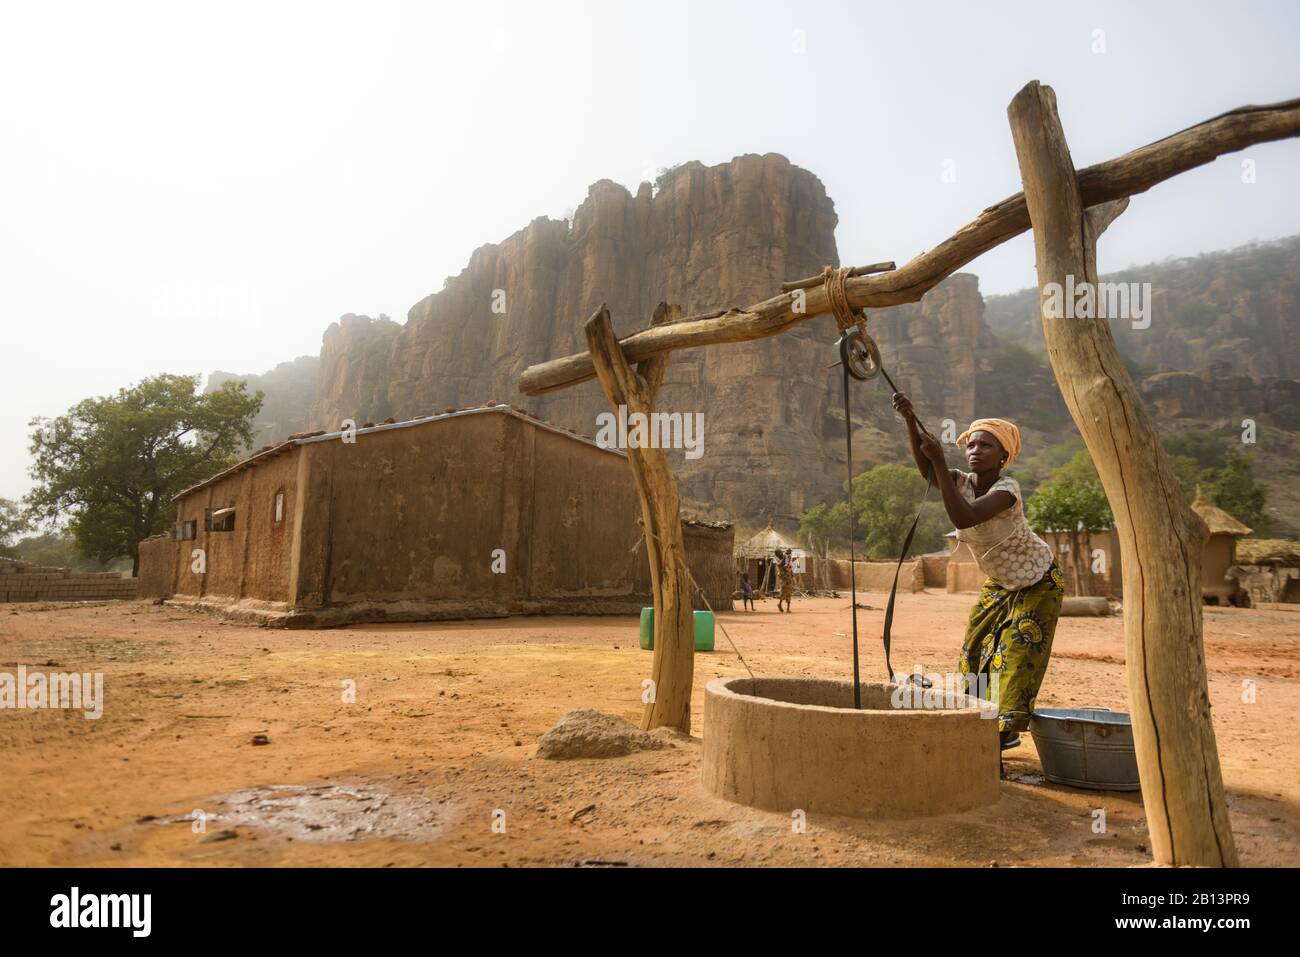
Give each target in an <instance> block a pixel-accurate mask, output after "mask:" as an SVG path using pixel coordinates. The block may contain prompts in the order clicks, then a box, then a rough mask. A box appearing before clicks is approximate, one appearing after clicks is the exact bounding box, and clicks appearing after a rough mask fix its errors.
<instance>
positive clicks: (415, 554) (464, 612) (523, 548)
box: [140, 405, 733, 627]
mask: <svg viewBox="0 0 1300 957" xmlns="http://www.w3.org/2000/svg"><path fill="white" fill-rule="evenodd" d="M348 439H351V440H352V441H347V440H348ZM175 501H176V506H177V516H176V527H175V530H174V533H173V534H172V535H171V536H168V537H164V538H153V539H149V540H146V541H145V542H142V543H141V550H140V566H141V567H140V582H141V594H142V597H167V598H171V599H173V600H175V601H178V602H182V603H192V604H196V605H201V606H208V607H212V608H214V609H215V610H218V611H221V612H223V613H225V614H228V615H233V616H235V617H247V618H251V619H255V620H261V621H264V622H266V623H268V624H277V625H286V626H302V627H317V626H323V625H334V624H345V623H347V622H353V621H375V620H393V621H401V620H420V619H439V618H480V617H499V616H503V615H510V614H536V613H574V614H593V613H596V614H598V613H627V612H635V611H637V610H639V609H640V608H641V607H642V606H643V605H645V604H648V603H649V599H650V581H649V569H648V565H647V562H646V556H645V549H644V545H643V544H641V545H638V541H639V538H640V529H639V526H638V525H637V519H638V518H639V517H640V506H639V503H638V501H637V498H636V493H635V490H634V489H633V487H632V480H631V477H630V475H629V473H628V468H627V461H626V458H625V456H624V454H623V453H621V452H617V451H613V450H607V449H602V448H600V447H599V446H597V445H596V443H595V442H594V441H593V440H591V439H589V438H585V437H583V436H579V435H577V434H575V433H572V432H569V431H567V430H564V429H561V428H558V427H556V426H552V425H550V424H549V423H544V422H542V421H540V420H538V419H535V418H533V417H531V416H529V415H527V414H525V413H522V412H521V411H519V410H516V409H513V408H511V407H509V406H502V405H490V406H487V407H483V408H477V409H466V410H461V411H454V412H447V413H444V414H441V415H433V416H426V417H424V418H420V419H413V420H410V421H406V422H393V423H386V424H383V425H376V426H369V427H363V428H359V429H356V430H355V432H354V433H351V434H348V433H342V432H331V433H311V434H299V435H296V436H291V437H290V438H289V439H288V440H286V441H284V442H282V443H280V444H279V445H276V446H272V447H268V448H266V449H263V450H262V451H260V452H258V453H256V454H254V455H252V456H251V457H249V458H248V459H246V460H245V461H243V462H241V463H240V464H238V465H236V466H234V467H233V468H230V469H228V470H226V471H224V472H222V473H220V474H218V475H215V476H213V477H212V478H210V479H208V480H207V481H205V482H202V483H200V484H198V485H195V486H193V487H191V488H188V489H186V490H185V491H183V492H181V493H180V494H179V495H178V496H176V500H175ZM702 534H704V533H703V531H702V530H696V532H695V535H694V537H700V536H701V535H702ZM732 534H733V532H732V530H731V528H730V526H724V527H718V528H714V529H711V530H710V531H709V532H708V533H707V537H708V538H709V539H710V540H711V539H712V538H720V537H723V536H730V535H732ZM689 540H690V539H688V541H689ZM730 548H731V545H730V541H729V540H728V541H726V542H725V544H723V545H719V546H718V547H713V546H712V545H710V547H708V548H704V547H700V548H697V549H692V551H695V552H698V553H699V555H700V558H699V561H700V562H702V563H707V562H709V561H711V560H712V559H713V557H714V556H715V553H719V552H723V553H725V554H728V555H729V553H730ZM696 577H697V579H699V580H700V581H701V583H702V584H703V583H704V581H705V580H706V579H708V580H712V577H714V576H712V573H711V571H709V570H707V569H706V568H703V567H702V568H701V570H700V572H699V573H698V574H697V576H696ZM705 587H708V586H705ZM709 597H710V600H713V598H714V595H713V594H710V595H709ZM715 607H717V606H716V605H715ZM724 607H726V608H730V601H729V597H728V599H727V604H726V605H725V606H724Z"/></svg>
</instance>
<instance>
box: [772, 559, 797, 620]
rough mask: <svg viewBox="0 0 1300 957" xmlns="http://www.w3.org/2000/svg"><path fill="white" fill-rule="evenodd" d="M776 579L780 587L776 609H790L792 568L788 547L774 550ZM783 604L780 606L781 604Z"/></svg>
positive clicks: (792, 597) (792, 582) (792, 583)
mask: <svg viewBox="0 0 1300 957" xmlns="http://www.w3.org/2000/svg"><path fill="white" fill-rule="evenodd" d="M776 580H777V583H778V584H779V585H780V587H781V597H780V599H779V600H778V601H777V603H776V610H777V611H786V612H788V611H790V603H791V602H792V601H793V600H794V569H793V568H792V567H791V564H790V549H788V548H786V549H780V548H778V549H777V550H776ZM783 603H784V604H785V607H784V608H782V607H781V605H782V604H783Z"/></svg>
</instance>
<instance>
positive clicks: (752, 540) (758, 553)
mask: <svg viewBox="0 0 1300 957" xmlns="http://www.w3.org/2000/svg"><path fill="white" fill-rule="evenodd" d="M802 547H803V546H802V545H800V544H799V543H798V542H792V541H791V540H790V539H788V538H786V537H785V536H784V535H782V534H781V533H780V532H778V531H777V530H776V529H775V528H773V527H772V522H771V520H770V519H769V520H768V523H767V528H765V529H763V530H762V531H761V532H758V533H757V534H755V535H751V536H750V537H749V538H748V539H747V540H745V541H744V542H741V543H740V544H739V545H737V546H736V557H737V558H746V559H749V558H756V559H761V558H766V559H772V558H775V557H776V550H777V549H778V548H783V549H784V548H802Z"/></svg>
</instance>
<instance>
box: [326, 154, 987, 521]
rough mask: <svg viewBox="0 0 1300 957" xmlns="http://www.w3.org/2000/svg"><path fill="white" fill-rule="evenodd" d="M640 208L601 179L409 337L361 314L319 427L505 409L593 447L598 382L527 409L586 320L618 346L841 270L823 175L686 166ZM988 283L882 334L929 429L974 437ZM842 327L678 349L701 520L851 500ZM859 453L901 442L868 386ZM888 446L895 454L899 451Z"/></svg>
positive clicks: (644, 194) (329, 380)
mask: <svg viewBox="0 0 1300 957" xmlns="http://www.w3.org/2000/svg"><path fill="white" fill-rule="evenodd" d="M661 182H662V188H661V189H659V190H658V191H657V192H656V191H655V189H654V187H652V186H651V184H649V183H642V184H641V187H640V188H639V190H638V191H637V193H636V195H635V196H634V195H632V194H631V193H630V192H629V191H628V190H627V189H625V188H624V187H622V186H620V185H618V184H616V183H613V182H610V181H608V180H602V181H600V182H598V183H596V184H595V185H594V186H592V187H591V188H590V191H589V193H588V195H587V198H586V200H585V201H584V202H583V203H582V205H581V206H579V207H578V209H577V210H576V212H575V214H574V217H573V220H572V222H565V221H555V220H550V219H545V218H542V219H537V220H535V221H533V222H532V223H530V224H529V225H528V226H527V227H526V228H524V229H523V230H521V231H519V232H517V233H515V234H514V235H513V236H511V237H509V238H508V239H506V240H505V241H503V242H501V243H500V244H495V245H488V246H483V247H481V248H480V249H478V250H476V251H475V252H474V253H473V255H472V256H471V257H470V261H469V265H468V266H467V267H466V268H465V269H464V270H463V271H462V272H461V273H460V275H459V276H456V277H454V278H452V279H449V280H448V281H447V283H446V285H445V286H444V288H443V289H442V290H441V291H440V292H437V293H434V294H433V295H430V296H428V297H426V298H425V299H423V300H421V301H420V302H418V303H416V304H415V306H413V307H412V308H411V310H410V312H409V314H408V317H407V322H406V324H405V325H404V326H400V327H399V326H396V325H395V324H391V323H387V324H385V323H381V322H378V321H375V320H368V319H366V318H364V317H356V316H345V317H344V318H343V320H342V321H341V322H339V323H337V324H335V325H333V326H331V327H330V329H329V330H328V331H327V332H326V334H325V339H324V343H323V347H322V351H321V376H320V388H319V392H318V396H317V401H316V405H315V407H314V409H313V413H312V415H313V419H314V421H313V423H312V424H313V425H314V426H316V427H319V428H337V427H338V424H339V423H340V422H341V421H342V420H343V419H345V418H356V419H357V420H358V421H360V420H362V419H367V418H368V419H376V420H377V419H382V418H384V417H387V416H393V417H396V418H399V419H400V418H404V417H409V416H414V415H421V414H426V413H429V412H433V411H441V410H442V409H444V408H446V407H451V406H455V407H464V406H469V405H478V404H481V403H482V402H484V401H487V400H496V401H498V402H508V403H511V404H514V405H519V406H522V407H525V408H527V409H529V410H530V411H533V412H535V413H536V414H538V415H540V416H542V417H543V418H545V419H549V420H551V421H554V422H556V423H558V424H560V425H563V426H565V427H567V428H571V429H573V430H575V431H578V432H581V433H585V434H588V435H592V434H594V433H595V432H596V428H597V425H596V416H597V414H598V413H600V412H604V411H607V410H608V405H607V403H606V401H605V398H604V395H603V393H601V391H600V389H599V386H598V385H597V384H596V383H595V382H590V383H586V384H585V385H583V386H579V387H576V388H573V389H569V390H565V391H562V392H558V393H553V394H551V395H547V396H542V397H538V398H528V397H524V396H522V395H521V394H520V393H519V391H518V381H519V376H520V374H521V373H522V372H523V370H524V369H525V368H526V367H528V366H529V365H531V364H533V363H537V362H542V361H544V360H546V359H550V358H554V357H556V356H561V355H565V354H568V353H572V352H578V351H581V350H583V349H585V343H584V341H583V337H582V324H583V322H584V321H585V320H586V319H587V318H588V317H589V316H590V315H591V314H592V313H593V312H594V311H595V310H596V309H597V308H598V307H599V306H600V305H601V303H605V304H607V305H608V306H609V309H610V312H611V315H612V317H613V321H614V324H615V328H616V329H617V330H618V332H619V334H620V335H623V334H627V333H629V332H632V331H635V330H636V329H639V328H642V327H643V326H645V325H647V324H648V321H649V317H650V316H651V314H652V313H653V311H654V308H655V305H656V304H657V303H658V302H659V301H660V300H666V301H668V302H673V303H678V304H680V305H681V306H682V307H683V309H684V310H685V311H686V312H687V313H692V312H701V311H706V310H710V309H716V308H725V307H730V306H745V305H748V304H750V303H753V302H757V301H759V300H762V299H764V298H767V297H768V296H771V295H773V294H774V293H775V292H776V291H777V290H778V289H779V288H780V284H781V282H782V281H784V280H787V279H793V278H797V277H801V276H808V275H812V274H814V273H817V272H819V271H820V270H821V268H822V266H823V265H825V264H827V263H831V264H838V263H839V257H838V253H837V250H836V247H835V237H834V230H835V225H836V221H837V217H836V213H835V208H834V204H833V203H832V202H831V200H830V198H829V197H828V196H827V195H826V191H825V188H824V187H823V186H822V183H821V181H820V180H818V179H817V177H816V176H814V175H813V174H811V173H809V172H807V171H806V170H802V169H799V168H798V167H796V166H793V165H792V164H791V163H790V162H789V161H788V160H786V159H785V158H784V157H782V156H779V155H775V154H767V155H764V156H756V155H747V156H740V157H737V158H736V159H734V160H732V161H731V162H730V163H725V164H722V165H719V166H713V167H705V166H703V165H702V164H700V163H686V164H684V165H682V166H680V167H677V168H675V169H674V170H672V171H671V172H670V173H669V174H668V175H667V176H665V177H661ZM982 316H983V304H982V300H981V298H980V295H979V289H978V281H977V280H976V278H975V277H974V276H970V275H958V276H954V277H952V278H951V279H950V280H949V281H947V282H945V283H944V284H943V285H942V286H940V287H939V288H937V289H936V290H934V291H933V292H932V293H931V294H930V295H929V296H927V297H926V298H925V300H923V301H922V302H921V303H918V304H916V305H913V306H909V307H901V308H899V309H894V310H886V311H882V312H880V313H875V314H873V315H872V317H871V329H872V333H873V335H876V336H877V338H878V340H879V342H880V344H881V348H882V351H883V353H884V356H885V362H886V363H887V366H888V368H889V369H890V372H891V374H893V375H894V376H895V380H896V381H898V383H899V385H900V386H901V387H902V388H904V389H907V390H908V391H910V392H913V393H914V394H915V397H916V400H917V404H918V409H919V411H920V412H921V413H922V415H923V416H926V415H929V416H930V417H931V418H933V419H934V420H936V421H937V420H938V419H939V418H942V417H951V418H953V419H954V420H956V421H958V422H962V423H964V421H967V420H969V418H970V417H971V415H972V413H973V411H974V404H975V380H976V376H975V371H976V363H977V355H978V350H977V349H976V348H974V346H975V345H977V344H979V343H987V342H988V341H989V333H988V331H987V329H986V328H985V327H984V324H983V318H982ZM835 338H836V330H835V323H834V321H833V320H832V319H831V318H830V317H828V316H823V317H819V318H817V319H813V320H810V321H808V322H806V323H803V324H802V325H800V326H799V327H797V328H795V329H794V330H792V331H791V332H788V333H786V334H784V335H781V336H779V337H776V338H774V339H767V340H762V341H758V342H751V343H742V344H736V345H728V346H718V347H713V348H710V349H703V350H693V351H689V352H682V353H676V354H674V355H673V358H672V361H671V363H670V364H669V371H668V376H667V379H666V381H665V384H664V387H663V389H662V391H661V400H660V408H661V409H663V410H664V411H669V412H695V411H700V412H703V413H704V454H703V456H702V457H701V458H699V459H696V460H688V459H686V458H685V457H684V455H683V453H682V452H673V453H671V454H670V459H671V461H673V463H674V466H675V468H676V469H677V473H678V477H679V479H680V482H681V486H682V491H683V495H684V496H685V498H686V499H687V500H688V502H689V504H690V505H691V506H692V508H693V510H694V511H697V512H701V513H704V514H705V515H707V516H709V517H724V518H730V519H733V520H735V521H736V522H737V523H738V524H739V525H740V527H741V530H742V531H743V530H745V529H749V528H752V527H755V526H758V525H761V524H763V523H765V522H766V520H767V519H768V518H769V517H775V518H777V519H778V520H781V524H783V525H786V526H787V527H789V525H791V524H793V522H794V520H795V516H796V515H797V514H798V513H799V512H800V511H802V510H803V509H805V508H807V507H809V506H811V505H813V504H815V503H816V502H818V501H822V500H823V499H827V498H833V497H834V496H836V495H838V494H839V490H840V483H841V481H842V480H843V478H844V451H843V448H844V437H843V412H842V407H841V401H842V400H841V391H840V390H841V385H840V374H839V371H838V369H831V368H828V367H829V366H830V364H831V363H832V362H833V361H834V360H835V359H836V358H837V355H836V352H835V350H834V347H833V344H834V341H835ZM857 398H858V403H857V406H856V407H855V411H854V416H855V420H857V422H858V424H859V435H858V436H857V438H856V440H855V449H854V451H855V458H858V456H859V455H860V456H861V457H862V460H864V461H879V460H883V459H885V458H888V457H890V455H892V454H895V453H896V452H897V451H899V450H900V449H901V445H900V441H901V438H902V434H901V432H900V431H899V429H898V428H897V423H896V420H895V419H894V416H893V413H892V412H891V411H890V410H889V408H888V395H887V393H886V388H885V386H884V385H883V380H879V383H871V384H869V385H867V386H863V387H860V388H858V391H857ZM885 446H888V447H889V449H890V452H889V453H888V454H886V453H885V449H884V447H885Z"/></svg>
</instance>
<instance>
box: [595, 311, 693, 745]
mask: <svg viewBox="0 0 1300 957" xmlns="http://www.w3.org/2000/svg"><path fill="white" fill-rule="evenodd" d="M680 317H681V309H680V308H679V307H677V306H671V307H670V306H667V305H666V304H664V303H660V304H659V308H658V309H656V310H655V315H654V320H653V321H654V324H655V325H662V324H664V323H669V322H674V321H676V320H677V319H679V318H680ZM583 331H584V332H585V333H586V336H587V348H588V349H589V350H590V351H591V358H592V363H593V364H594V366H595V368H596V377H597V378H598V379H599V380H600V384H601V387H602V388H603V389H604V390H605V395H606V397H607V398H608V399H609V402H610V405H612V406H613V407H614V413H615V414H616V415H617V414H618V411H619V406H620V405H621V406H624V407H625V408H626V410H627V414H628V416H629V417H631V416H632V415H633V414H634V413H638V412H639V413H641V414H643V415H645V417H646V421H647V422H649V421H650V414H651V413H652V412H653V411H654V404H655V396H656V395H657V394H658V392H659V386H660V385H662V384H663V381H664V373H665V372H666V371H667V368H668V356H669V353H666V352H665V353H661V354H659V355H656V356H654V357H653V358H650V359H647V360H645V361H644V362H641V363H640V364H639V365H638V366H637V367H636V368H635V369H633V368H632V366H631V365H630V364H629V363H628V361H627V358H626V356H624V355H623V350H622V348H621V347H620V346H619V344H618V337H617V336H616V335H614V327H613V325H612V324H611V323H610V320H609V310H608V309H607V308H606V307H604V306H601V307H600V309H599V310H598V311H597V312H596V314H595V315H594V316H592V317H591V318H590V319H589V320H587V324H586V326H584V329H583ZM627 460H628V465H629V466H630V467H631V469H632V478H633V479H634V481H635V482H636V490H637V495H638V496H639V497H640V499H641V524H642V527H643V528H644V530H645V546H646V554H647V555H648V556H649V559H650V583H651V587H652V588H653V590H654V606H655V647H654V660H653V662H652V664H651V673H650V677H651V679H652V680H653V681H654V686H653V689H652V691H653V693H652V695H651V700H649V701H648V702H647V703H646V706H645V710H644V711H643V712H642V714H641V727H642V728H643V729H645V730H649V729H651V728H658V727H662V726H665V725H667V726H669V727H673V728H678V729H680V730H682V731H684V732H686V733H687V734H689V733H690V730H691V684H692V680H693V678H694V670H695V616H694V607H693V603H692V601H691V599H692V595H691V584H690V576H689V573H688V571H687V565H686V547H685V544H684V541H683V537H682V516H681V506H680V502H679V499H678V495H677V480H676V478H675V477H674V475H673V472H672V469H671V468H670V467H669V465H668V457H667V456H666V455H665V454H664V451H663V449H653V448H633V447H631V443H629V448H628V450H627Z"/></svg>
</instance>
